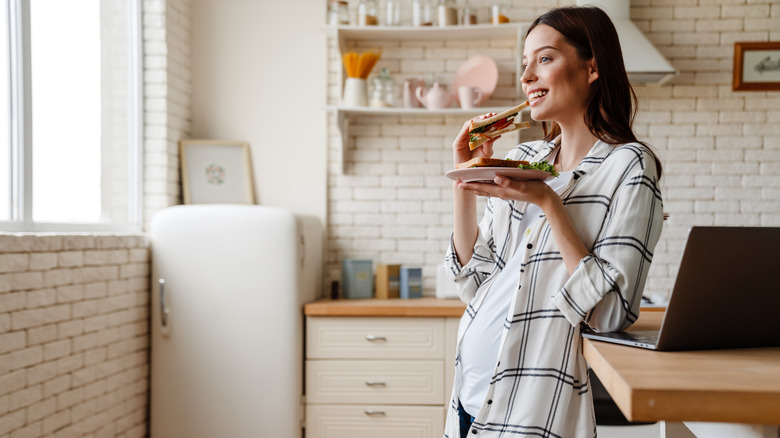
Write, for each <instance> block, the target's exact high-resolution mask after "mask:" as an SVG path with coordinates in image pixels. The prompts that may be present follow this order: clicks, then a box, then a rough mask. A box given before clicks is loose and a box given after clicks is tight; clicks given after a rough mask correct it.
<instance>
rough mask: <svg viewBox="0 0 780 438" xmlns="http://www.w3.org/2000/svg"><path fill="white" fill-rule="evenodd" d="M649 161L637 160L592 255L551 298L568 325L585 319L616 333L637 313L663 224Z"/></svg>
mask: <svg viewBox="0 0 780 438" xmlns="http://www.w3.org/2000/svg"><path fill="white" fill-rule="evenodd" d="M652 160H653V159H652V158H650V157H649V156H645V157H643V159H642V160H638V161H637V163H636V164H635V166H634V167H633V168H632V169H631V172H630V173H629V174H628V175H627V176H626V177H625V178H624V179H623V180H622V182H621V185H620V187H619V188H618V190H616V192H615V195H614V196H613V197H612V199H611V201H610V206H609V211H608V213H607V215H606V217H605V218H604V223H603V225H602V229H601V231H600V232H599V234H598V237H597V239H596V241H595V243H594V245H593V249H592V251H591V253H590V254H589V255H587V256H586V257H584V258H583V259H582V260H580V263H579V264H578V265H577V267H576V269H575V270H574V272H573V273H572V275H571V276H570V277H569V278H568V280H567V281H566V282H565V284H564V285H563V287H562V288H561V289H560V290H558V291H557V292H556V293H555V295H554V296H553V301H554V303H555V304H556V306H557V307H558V308H559V309H560V310H561V312H562V313H563V314H564V316H565V317H566V319H567V320H568V321H569V322H570V323H571V324H572V325H578V324H580V323H582V322H583V321H584V322H586V323H587V324H588V326H590V327H591V328H592V329H594V330H596V331H615V330H622V329H625V328H627V327H628V326H630V325H631V324H632V323H633V322H634V321H635V320H636V318H637V316H638V313H639V305H640V303H641V298H642V290H643V289H644V284H645V281H646V280H647V274H648V271H649V268H650V263H651V262H652V259H653V251H654V249H655V245H656V243H658V239H659V238H660V236H661V229H662V226H663V203H662V199H661V193H660V190H659V189H658V185H657V184H658V178H657V175H656V171H655V166H654V162H653V161H652ZM648 163H649V164H648Z"/></svg>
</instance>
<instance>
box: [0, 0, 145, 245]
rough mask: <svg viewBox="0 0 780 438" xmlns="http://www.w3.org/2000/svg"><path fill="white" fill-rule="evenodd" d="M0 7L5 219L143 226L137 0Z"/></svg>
mask: <svg viewBox="0 0 780 438" xmlns="http://www.w3.org/2000/svg"><path fill="white" fill-rule="evenodd" d="M0 14H2V16H0V20H2V24H0V33H1V34H2V35H0V70H2V71H0V89H2V91H0V102H3V103H4V105H3V108H2V109H0V228H2V229H4V230H33V231H37V230H40V231H47V230H78V231H87V230H94V231H103V230H132V229H139V228H140V221H141V211H140V210H141V208H140V206H141V199H140V198H141V175H140V173H141V172H140V169H141V142H142V138H141V137H142V136H141V134H140V133H141V116H140V114H141V110H140V108H141V104H140V103H141V86H140V82H141V69H140V44H141V41H140V40H141V36H140V18H139V16H140V8H139V0H130V1H128V0H69V1H62V0H6V1H5V3H4V5H3V10H2V12H0Z"/></svg>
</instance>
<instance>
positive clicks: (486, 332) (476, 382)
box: [458, 171, 572, 416]
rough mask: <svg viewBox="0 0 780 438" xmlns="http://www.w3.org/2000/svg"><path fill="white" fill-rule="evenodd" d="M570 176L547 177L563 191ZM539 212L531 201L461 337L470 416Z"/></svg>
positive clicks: (485, 382)
mask: <svg viewBox="0 0 780 438" xmlns="http://www.w3.org/2000/svg"><path fill="white" fill-rule="evenodd" d="M571 177H572V172H571V171H569V172H561V173H560V175H559V176H558V178H555V179H553V180H551V181H548V182H547V184H548V185H549V186H550V187H551V188H552V189H553V190H555V192H556V193H559V194H560V191H561V190H562V189H563V188H564V187H565V186H566V185H567V184H568V183H569V181H570V180H571ZM540 215H542V209H541V208H539V207H538V206H537V205H535V204H528V207H527V209H526V212H525V215H523V218H522V220H521V221H520V226H519V229H521V230H523V229H524V230H525V232H523V238H522V239H521V241H520V243H519V244H518V246H517V248H515V251H514V254H513V255H512V258H511V259H509V262H508V263H507V264H506V266H505V267H504V269H503V270H502V271H501V272H499V273H498V275H497V277H496V279H495V280H494V282H493V284H492V285H491V286H490V290H489V291H488V292H487V295H485V300H484V301H483V302H482V305H481V306H480V308H479V312H477V314H476V315H475V316H474V319H473V320H472V321H471V324H470V325H469V327H468V329H467V330H466V333H465V334H464V336H463V340H462V341H461V347H460V362H461V376H460V381H461V383H460V392H459V393H458V397H459V398H460V402H461V404H463V408H464V409H466V412H468V413H469V415H471V416H476V415H477V414H478V413H479V410H480V409H481V408H482V405H483V404H484V402H485V397H486V395H487V391H488V386H489V385H490V379H491V377H492V375H493V371H494V369H495V366H496V362H497V361H498V347H499V344H500V343H501V333H502V332H503V329H504V323H505V321H506V318H507V316H508V315H507V313H509V304H510V303H511V301H512V294H513V293H515V292H517V281H518V279H519V278H520V265H521V264H522V256H521V254H520V251H518V248H522V247H523V246H525V245H526V241H527V236H528V234H529V232H530V230H531V226H532V225H533V223H534V222H535V221H536V219H538V218H539V216H540ZM463 317H464V318H465V317H466V315H464V316H463Z"/></svg>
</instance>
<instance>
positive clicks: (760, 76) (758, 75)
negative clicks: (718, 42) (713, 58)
mask: <svg viewBox="0 0 780 438" xmlns="http://www.w3.org/2000/svg"><path fill="white" fill-rule="evenodd" d="M731 88H732V90H734V91H770V90H780V41H777V42H765V43H734V84H733V86H732V87H731Z"/></svg>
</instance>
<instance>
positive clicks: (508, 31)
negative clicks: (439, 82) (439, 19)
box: [323, 23, 527, 173]
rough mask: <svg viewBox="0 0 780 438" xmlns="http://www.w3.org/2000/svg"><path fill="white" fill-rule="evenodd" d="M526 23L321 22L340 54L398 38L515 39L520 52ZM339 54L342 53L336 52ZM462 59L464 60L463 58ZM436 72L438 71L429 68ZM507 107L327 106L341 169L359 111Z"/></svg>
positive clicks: (421, 113) (422, 113)
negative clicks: (353, 47)
mask: <svg viewBox="0 0 780 438" xmlns="http://www.w3.org/2000/svg"><path fill="white" fill-rule="evenodd" d="M526 28H527V25H525V24H520V23H508V24H503V25H498V26H494V25H491V24H484V25H473V26H449V27H436V26H425V27H409V26H398V27H385V26H365V27H360V26H323V30H324V32H325V33H326V35H327V36H328V38H331V39H333V40H335V41H336V43H337V46H338V53H339V54H340V55H341V54H343V53H344V52H345V51H346V50H348V49H349V47H350V45H351V44H353V43H357V42H360V41H371V43H372V44H379V45H380V47H381V44H382V43H383V42H387V43H392V42H399V41H417V42H426V41H430V42H434V41H447V42H449V43H450V44H452V45H455V44H457V42H458V41H462V42H464V43H465V42H468V41H473V40H486V41H487V42H488V44H486V47H487V46H489V42H490V41H491V40H498V39H513V40H514V41H515V46H514V48H515V49H516V50H517V52H518V53H519V51H520V47H521V46H522V39H523V36H524V34H525V33H524V31H525V29H526ZM339 57H341V56H339ZM464 61H465V60H464ZM521 63H522V59H521V57H520V56H515V63H514V71H513V72H512V73H513V75H514V84H515V96H514V97H515V98H520V96H522V89H521V81H520V76H521V75H522V70H521ZM339 65H341V68H340V69H339V78H338V81H339V84H340V86H339V88H338V90H339V91H338V96H336V98H335V99H334V100H336V101H340V97H341V95H342V93H343V84H344V80H345V72H344V69H343V65H342V64H341V62H339ZM431 73H439V72H431ZM505 109H506V107H504V106H501V107H477V108H472V109H462V108H446V109H441V110H428V109H425V108H402V107H395V108H372V107H360V108H351V107H345V106H342V105H339V104H336V105H327V106H326V110H327V111H330V112H333V113H334V114H335V116H336V123H337V129H338V135H337V141H338V144H337V149H338V150H339V151H341V160H340V162H341V172H342V173H343V169H344V152H343V150H344V147H345V142H346V141H347V139H348V138H349V121H350V119H351V118H353V117H358V116H361V115H379V116H382V115H387V116H404V115H409V116H413V117H437V116H438V117H441V116H447V115H461V116H463V117H464V118H470V117H474V116H476V115H479V114H484V113H487V112H501V111H503V110H505Z"/></svg>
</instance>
